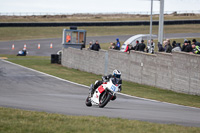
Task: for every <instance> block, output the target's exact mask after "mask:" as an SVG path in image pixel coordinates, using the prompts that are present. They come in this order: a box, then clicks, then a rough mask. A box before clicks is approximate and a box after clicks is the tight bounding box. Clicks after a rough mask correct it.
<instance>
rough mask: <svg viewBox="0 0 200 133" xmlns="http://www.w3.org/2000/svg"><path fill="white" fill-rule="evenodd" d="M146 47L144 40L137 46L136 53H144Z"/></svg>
mask: <svg viewBox="0 0 200 133" xmlns="http://www.w3.org/2000/svg"><path fill="white" fill-rule="evenodd" d="M145 47H146V45H145V44H144V40H142V41H141V43H140V44H139V45H138V49H136V50H138V51H142V52H144V49H145Z"/></svg>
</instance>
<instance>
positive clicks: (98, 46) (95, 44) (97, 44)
mask: <svg viewBox="0 0 200 133" xmlns="http://www.w3.org/2000/svg"><path fill="white" fill-rule="evenodd" d="M99 49H101V47H100V45H99V42H98V41H96V42H95V43H94V44H93V45H92V47H91V50H95V51H99Z"/></svg>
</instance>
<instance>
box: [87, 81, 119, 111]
mask: <svg viewBox="0 0 200 133" xmlns="http://www.w3.org/2000/svg"><path fill="white" fill-rule="evenodd" d="M120 86H121V84H117V82H116V79H114V78H110V79H109V81H108V82H103V84H101V85H100V86H99V87H98V88H97V89H96V90H95V91H94V94H91V92H92V89H93V87H94V85H93V84H91V85H90V89H89V95H88V97H87V99H86V101H85V104H86V106H88V107H91V106H92V105H98V106H99V107H100V108H103V107H105V106H106V105H107V103H108V102H109V101H110V100H115V99H116V92H120V88H119V87H120Z"/></svg>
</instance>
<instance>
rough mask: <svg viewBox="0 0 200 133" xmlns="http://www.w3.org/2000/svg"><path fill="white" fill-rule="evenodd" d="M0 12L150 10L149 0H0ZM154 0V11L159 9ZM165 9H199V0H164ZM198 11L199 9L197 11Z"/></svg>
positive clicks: (157, 3)
mask: <svg viewBox="0 0 200 133" xmlns="http://www.w3.org/2000/svg"><path fill="white" fill-rule="evenodd" d="M0 3H1V4H0V12H1V13H2V12H4V13H5V12H55V13H109V12H150V5H151V4H150V0H0ZM159 3H160V2H159V1H154V8H153V10H154V11H159ZM164 10H165V11H187V10H190V11H191V10H195V11H197V10H200V0H165V9H164ZM199 12H200V11H199Z"/></svg>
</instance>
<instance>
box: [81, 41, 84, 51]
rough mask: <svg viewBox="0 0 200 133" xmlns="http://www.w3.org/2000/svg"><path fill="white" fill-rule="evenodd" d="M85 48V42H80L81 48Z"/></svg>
mask: <svg viewBox="0 0 200 133" xmlns="http://www.w3.org/2000/svg"><path fill="white" fill-rule="evenodd" d="M83 48H85V44H84V41H82V44H81V50H82V49H83Z"/></svg>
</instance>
